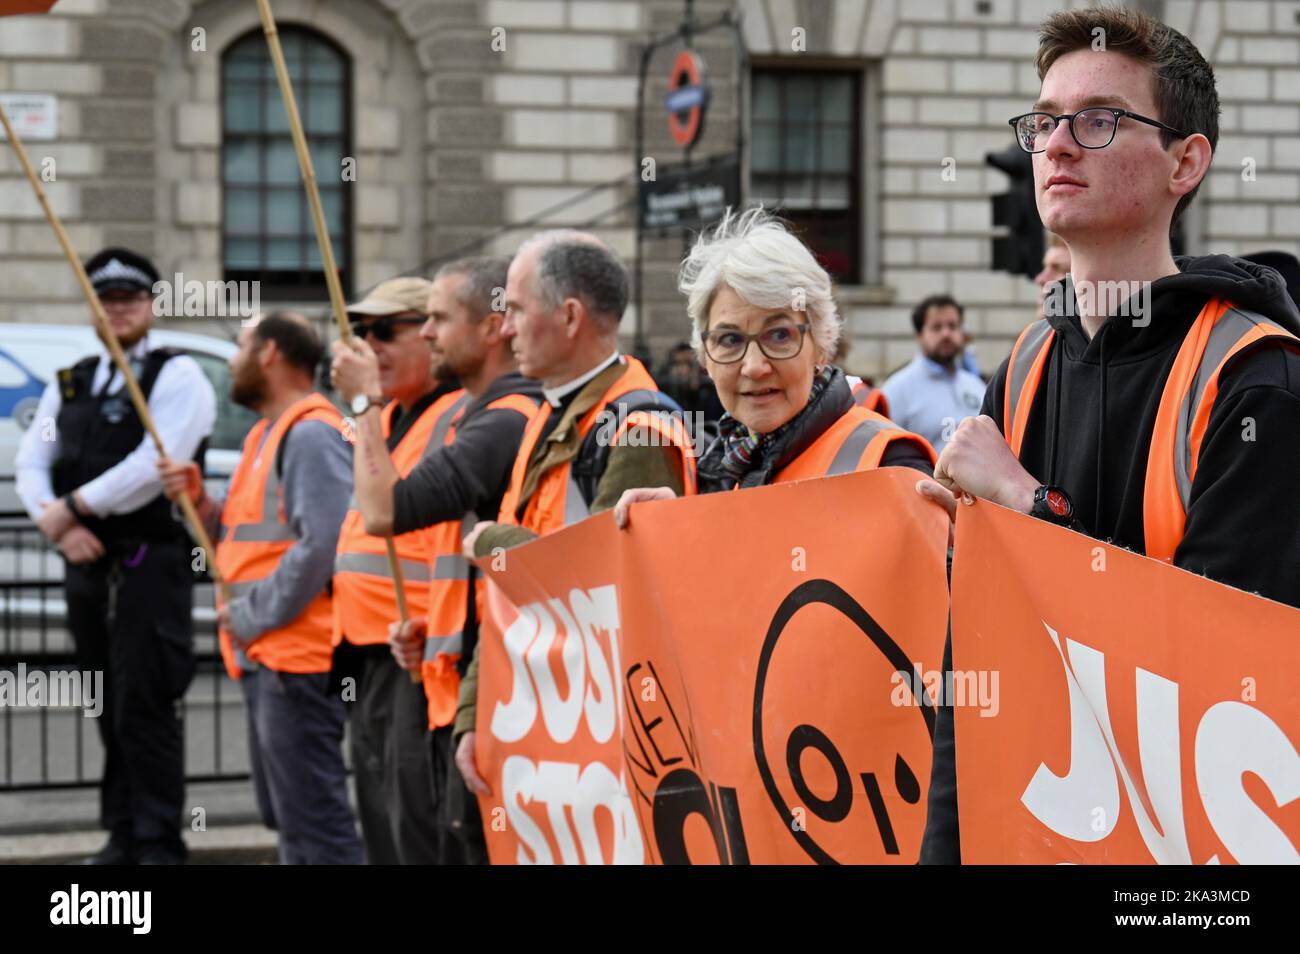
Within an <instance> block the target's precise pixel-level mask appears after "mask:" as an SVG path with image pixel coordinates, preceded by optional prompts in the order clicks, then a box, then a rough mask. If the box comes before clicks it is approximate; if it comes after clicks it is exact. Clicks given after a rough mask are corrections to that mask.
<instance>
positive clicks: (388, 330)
mask: <svg viewBox="0 0 1300 954" xmlns="http://www.w3.org/2000/svg"><path fill="white" fill-rule="evenodd" d="M427 320H428V319H426V318H425V317H424V316H420V317H418V318H395V317H393V316H392V315H384V316H383V317H381V318H374V319H372V320H370V321H350V322H348V324H349V326H350V327H351V328H352V334H353V336H354V337H357V338H364V337H365V336H366V335H374V336H375V340H376V341H382V342H384V343H385V344H387V343H388V342H390V341H392V340H393V335H394V334H395V333H396V328H397V326H398V325H422V324H424V323H425V321H427Z"/></svg>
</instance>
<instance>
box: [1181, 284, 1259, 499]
mask: <svg viewBox="0 0 1300 954" xmlns="http://www.w3.org/2000/svg"><path fill="white" fill-rule="evenodd" d="M1256 325H1265V326H1267V327H1270V328H1276V329H1278V330H1279V331H1280V330H1282V328H1281V326H1280V325H1278V324H1277V323H1276V322H1272V321H1269V320H1268V319H1267V318H1265V317H1264V316H1263V315H1259V314H1256V313H1255V312H1253V311H1242V310H1240V309H1238V308H1229V309H1228V310H1227V311H1225V312H1224V313H1223V314H1222V316H1220V318H1219V320H1218V321H1216V322H1215V323H1214V327H1213V328H1212V329H1210V338H1209V340H1208V341H1207V342H1206V343H1205V353H1204V354H1203V355H1202V356H1201V363H1200V364H1199V365H1198V366H1197V368H1196V373H1195V375H1194V376H1193V377H1192V386H1191V388H1189V389H1188V391H1187V396H1186V397H1185V398H1183V403H1182V405H1181V406H1180V407H1179V408H1178V419H1177V421H1175V422H1174V483H1175V484H1177V486H1178V496H1179V498H1180V499H1181V500H1182V502H1183V512H1184V513H1186V512H1187V504H1188V501H1189V500H1190V499H1191V496H1192V476H1191V474H1192V423H1193V421H1194V420H1195V418H1196V409H1197V408H1198V407H1200V405H1201V399H1202V398H1203V397H1204V396H1205V389H1206V388H1207V387H1208V386H1209V383H1210V377H1211V376H1212V375H1213V374H1214V369H1215V368H1217V367H1218V366H1219V363H1220V362H1221V361H1222V360H1223V359H1224V358H1225V357H1226V356H1227V354H1228V352H1229V351H1231V350H1232V346H1233V345H1234V344H1236V343H1237V342H1238V341H1240V340H1241V336H1242V335H1244V334H1246V332H1248V331H1250V330H1251V329H1252V328H1254V327H1255V326H1256Z"/></svg>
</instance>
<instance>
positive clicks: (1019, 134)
mask: <svg viewBox="0 0 1300 954" xmlns="http://www.w3.org/2000/svg"><path fill="white" fill-rule="evenodd" d="M1124 117H1127V118H1129V119H1136V120H1137V121H1138V122H1140V123H1146V124H1147V125H1148V126H1155V127H1156V128H1157V129H1163V130H1164V131H1165V132H1168V133H1172V134H1173V135H1174V136H1176V137H1177V138H1179V139H1186V138H1187V137H1188V136H1190V135H1191V133H1186V132H1181V131H1179V130H1177V129H1174V128H1173V127H1172V126H1166V125H1165V124H1164V123H1162V122H1160V120H1158V119H1151V118H1149V117H1147V116H1139V115H1138V114H1137V113H1134V112H1130V111H1129V110H1127V109H1115V108H1113V107H1111V106H1090V107H1089V108H1088V109H1081V110H1079V111H1078V112H1077V113H1065V114H1064V115H1061V116H1053V115H1052V114H1051V113H1025V114H1024V115H1023V116H1016V117H1015V118H1013V119H1009V120H1007V122H1008V123H1009V124H1010V126H1011V128H1012V129H1014V130H1015V131H1016V142H1018V143H1020V148H1021V149H1023V150H1024V151H1025V152H1028V153H1035V152H1043V151H1045V150H1046V149H1047V140H1048V139H1049V138H1050V137H1051V135H1052V133H1054V132H1055V131H1056V127H1057V126H1058V125H1060V122H1061V120H1063V119H1064V120H1068V121H1069V123H1070V135H1071V136H1073V137H1074V141H1075V142H1077V143H1078V144H1079V145H1080V146H1082V147H1083V148H1084V149H1105V148H1106V147H1107V146H1109V145H1110V144H1111V143H1112V142H1114V141H1115V130H1116V129H1118V128H1119V121H1120V119H1121V118H1124Z"/></svg>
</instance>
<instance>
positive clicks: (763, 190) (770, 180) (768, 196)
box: [750, 172, 781, 206]
mask: <svg viewBox="0 0 1300 954" xmlns="http://www.w3.org/2000/svg"><path fill="white" fill-rule="evenodd" d="M750 192H751V193H752V195H751V198H752V199H753V200H754V201H755V202H761V203H763V204H764V205H766V206H773V205H780V204H781V177H780V176H773V175H761V174H759V173H757V172H755V173H754V174H753V175H752V176H751V177H750Z"/></svg>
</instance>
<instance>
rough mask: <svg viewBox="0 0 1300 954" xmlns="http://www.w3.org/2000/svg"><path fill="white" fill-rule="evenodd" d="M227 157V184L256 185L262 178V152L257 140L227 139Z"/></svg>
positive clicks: (225, 171)
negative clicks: (242, 183)
mask: <svg viewBox="0 0 1300 954" xmlns="http://www.w3.org/2000/svg"><path fill="white" fill-rule="evenodd" d="M225 157H226V165H225V169H224V172H223V175H224V176H225V180H226V181H227V182H249V183H255V182H257V181H258V180H259V178H260V177H261V175H262V169H261V150H260V149H259V148H258V143H257V140H256V139H227V140H226V148H225Z"/></svg>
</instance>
